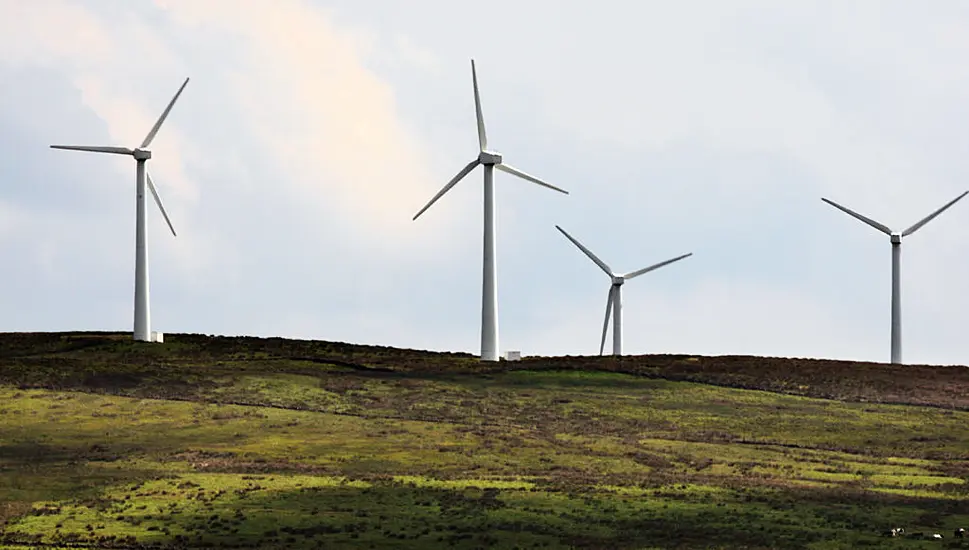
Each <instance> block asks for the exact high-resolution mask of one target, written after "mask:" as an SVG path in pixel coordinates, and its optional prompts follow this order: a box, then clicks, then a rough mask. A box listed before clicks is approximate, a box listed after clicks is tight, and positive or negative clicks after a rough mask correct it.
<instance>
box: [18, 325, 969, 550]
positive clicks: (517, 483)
mask: <svg viewBox="0 0 969 550" xmlns="http://www.w3.org/2000/svg"><path fill="white" fill-rule="evenodd" d="M166 338H168V339H169V341H168V342H166V343H165V344H161V345H151V344H135V343H133V342H131V341H130V337H129V336H128V335H116V334H101V333H83V334H0V548H2V547H4V546H3V544H7V545H8V546H7V547H16V548H20V547H31V545H35V544H42V545H46V546H51V545H62V546H63V545H79V544H83V545H85V546H95V547H125V548H134V547H139V548H140V547H146V546H151V545H158V546H162V545H166V546H172V547H178V548H186V547H189V548H196V547H199V548H201V547H258V548H272V547H275V548H334V547H336V548H344V547H346V548H433V547H441V548H453V547H454V548H484V547H504V548H515V547H520V548H567V547H570V546H575V547H585V548H606V547H608V548H741V547H742V548H812V549H823V548H859V547H866V546H867V547H873V548H876V547H877V548H920V547H926V548H937V547H940V545H941V546H942V547H947V548H948V547H955V548H958V547H965V548H969V540H965V541H963V540H958V539H953V538H952V531H953V529H954V528H956V527H966V528H969V505H967V502H969V485H967V481H969V428H967V426H969V369H965V368H963V367H925V366H901V367H893V366H890V365H878V364H862V363H847V362H834V361H812V360H786V359H766V358H752V357H689V356H645V357H625V358H621V359H614V358H610V357H606V358H598V357H562V358H528V359H526V360H523V361H521V362H516V363H504V362H503V363H500V364H497V365H494V364H482V363H479V362H478V361H477V360H476V359H475V358H474V357H472V356H469V355H466V354H438V353H428V352H421V351H414V350H398V349H392V348H381V347H370V346H353V345H348V344H339V343H326V342H308V341H294V340H283V339H256V338H213V337H206V336H197V335H166ZM894 526H903V527H905V528H906V530H907V531H908V532H909V533H912V532H918V531H921V532H924V533H933V532H938V533H942V534H943V535H945V537H946V538H945V539H944V541H943V542H941V543H940V542H937V541H919V540H913V539H898V538H884V537H883V536H882V535H881V533H882V532H883V531H884V530H886V529H888V528H890V527H894ZM18 545H19V546H18ZM960 545H961V546H960Z"/></svg>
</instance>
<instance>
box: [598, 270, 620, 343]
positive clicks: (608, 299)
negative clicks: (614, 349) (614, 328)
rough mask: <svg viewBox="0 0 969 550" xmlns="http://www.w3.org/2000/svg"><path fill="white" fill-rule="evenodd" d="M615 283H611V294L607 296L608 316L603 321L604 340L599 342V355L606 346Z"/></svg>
mask: <svg viewBox="0 0 969 550" xmlns="http://www.w3.org/2000/svg"><path fill="white" fill-rule="evenodd" d="M615 290H616V287H615V285H609V294H608V295H607V296H606V318H605V320H604V321H602V340H601V341H600V342H599V355H602V350H604V349H605V348H606V331H607V330H609V314H611V313H612V296H613V293H614V292H615Z"/></svg>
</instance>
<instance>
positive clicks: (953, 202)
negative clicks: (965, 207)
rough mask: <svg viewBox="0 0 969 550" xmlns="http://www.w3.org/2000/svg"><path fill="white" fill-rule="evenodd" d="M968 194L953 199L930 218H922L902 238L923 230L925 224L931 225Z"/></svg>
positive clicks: (904, 232)
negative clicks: (937, 217)
mask: <svg viewBox="0 0 969 550" xmlns="http://www.w3.org/2000/svg"><path fill="white" fill-rule="evenodd" d="M967 194H969V191H966V192H965V193H963V194H961V195H959V196H958V197H956V198H954V199H952V200H951V201H949V202H947V203H946V204H945V206H943V207H942V208H940V209H938V210H936V211H935V212H932V213H931V214H929V215H928V216H926V217H924V218H922V219H921V220H919V222H918V223H916V224H915V225H913V226H912V227H909V228H908V229H906V230H905V231H903V232H902V236H903V237H907V236H909V235H911V234H912V233H915V232H916V231H918V230H919V228H921V227H922V226H923V225H925V224H927V223H929V222H930V221H932V220H933V219H935V217H936V216H938V215H939V214H941V213H943V212H945V211H946V209H947V208H949V207H950V206H952V205H953V204H955V203H956V202H958V201H959V199H961V198H962V197H965V196H966V195H967Z"/></svg>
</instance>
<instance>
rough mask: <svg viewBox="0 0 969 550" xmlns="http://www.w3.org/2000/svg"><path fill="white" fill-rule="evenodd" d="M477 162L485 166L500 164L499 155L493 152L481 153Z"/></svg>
mask: <svg viewBox="0 0 969 550" xmlns="http://www.w3.org/2000/svg"><path fill="white" fill-rule="evenodd" d="M478 162H479V163H481V164H484V165H485V166H494V165H496V164H501V153H497V152H495V151H481V152H480V153H478Z"/></svg>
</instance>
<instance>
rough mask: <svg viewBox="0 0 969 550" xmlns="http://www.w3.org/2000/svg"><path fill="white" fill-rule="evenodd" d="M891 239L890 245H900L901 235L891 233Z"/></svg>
mask: <svg viewBox="0 0 969 550" xmlns="http://www.w3.org/2000/svg"><path fill="white" fill-rule="evenodd" d="M891 237H892V244H902V234H901V233H892V235H891Z"/></svg>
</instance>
